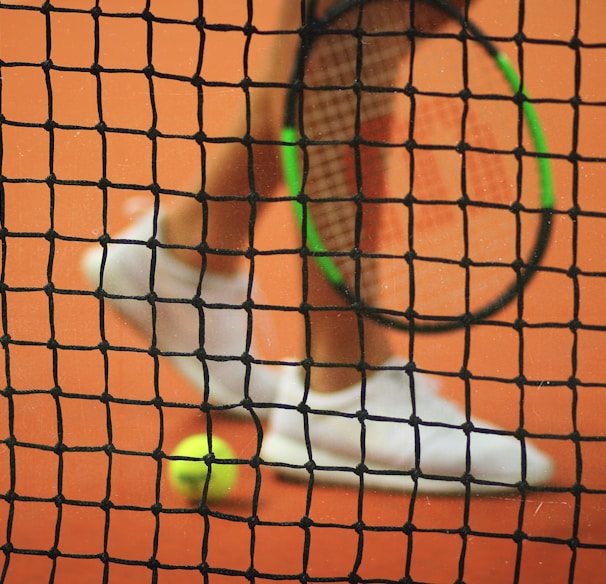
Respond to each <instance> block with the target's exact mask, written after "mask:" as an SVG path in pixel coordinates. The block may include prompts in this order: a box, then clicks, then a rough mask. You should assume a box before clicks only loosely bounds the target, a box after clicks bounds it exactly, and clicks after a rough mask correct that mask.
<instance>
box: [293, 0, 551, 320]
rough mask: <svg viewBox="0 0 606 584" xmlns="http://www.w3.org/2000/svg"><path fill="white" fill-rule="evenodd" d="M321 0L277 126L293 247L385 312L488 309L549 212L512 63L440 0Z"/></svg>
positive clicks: (351, 299)
mask: <svg viewBox="0 0 606 584" xmlns="http://www.w3.org/2000/svg"><path fill="white" fill-rule="evenodd" d="M315 4H316V3H315V2H313V1H312V2H311V3H310V4H309V6H308V8H309V10H308V11H309V16H308V20H307V23H306V25H305V26H304V27H302V29H301V39H302V40H301V44H300V47H299V50H298V54H297V58H296V65H295V67H294V72H293V74H292V79H291V82H290V85H289V91H288V95H287V101H286V108H285V117H284V125H283V133H282V138H281V140H282V159H283V168H284V173H285V180H286V183H287V186H288V190H289V195H290V196H292V200H293V205H294V209H295V213H296V216H297V218H298V222H299V225H300V227H301V233H302V248H303V249H304V250H305V251H306V253H307V254H308V255H309V256H311V257H313V258H314V260H315V262H317V265H318V266H319V268H320V270H321V272H322V273H323V275H324V276H325V277H326V278H328V280H329V281H330V282H331V283H332V284H333V285H334V287H335V288H336V290H338V291H339V292H340V294H341V295H342V296H343V297H344V298H345V299H346V301H347V302H348V303H350V304H351V305H353V306H355V307H356V309H357V310H361V311H362V312H363V314H364V315H365V316H367V317H369V318H372V319H374V320H376V321H378V322H381V323H383V324H385V325H387V326H390V327H394V328H397V329H405V330H413V329H414V330H415V331H419V332H424V331H426V332H440V331H447V330H451V329H456V328H458V327H463V326H470V325H472V324H476V323H479V322H482V321H485V320H486V319H488V318H489V317H491V316H492V315H494V314H495V313H496V312H497V311H499V310H501V309H502V308H504V307H505V306H506V305H507V304H508V303H510V302H511V301H512V300H513V299H515V298H517V297H518V296H519V294H520V293H521V291H522V290H523V288H524V286H525V285H526V284H527V283H528V281H529V280H530V279H531V277H532V275H533V274H534V273H535V272H536V270H537V267H538V266H539V263H540V261H541V258H542V257H543V255H544V252H545V250H546V247H547V244H548V240H549V235H550V229H551V220H552V213H553V204H554V189H553V178H552V171H551V165H550V161H549V153H548V149H547V145H546V141H545V137H544V133H543V130H542V128H541V124H540V121H539V117H538V115H537V112H536V109H535V107H534V106H533V104H532V102H531V101H530V99H529V97H528V95H527V93H526V91H525V89H524V88H523V87H522V85H521V82H520V78H519V76H518V74H517V72H516V68H515V67H514V66H513V65H512V64H511V63H510V61H509V60H508V59H507V57H506V56H505V55H504V54H503V53H502V52H500V51H499V49H498V48H497V47H496V46H495V44H493V43H492V42H491V41H490V40H489V39H488V38H487V37H486V36H485V35H484V34H483V33H482V32H481V31H480V29H479V28H478V27H477V26H475V25H473V24H472V23H470V22H469V21H468V20H467V19H466V18H465V16H464V15H463V14H462V13H460V12H459V11H458V10H457V9H456V8H454V7H453V6H452V5H451V4H449V3H447V2H444V1H443V0H412V1H403V0H349V1H342V2H338V3H335V4H333V5H332V6H331V8H330V9H329V10H328V11H327V12H325V13H324V14H322V15H316V14H315Z"/></svg>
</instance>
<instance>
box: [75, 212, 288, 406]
mask: <svg viewBox="0 0 606 584" xmlns="http://www.w3.org/2000/svg"><path fill="white" fill-rule="evenodd" d="M160 228H161V225H160ZM154 231H156V232H157V230H154V218H153V214H146V215H144V216H143V217H141V218H140V219H139V220H138V221H137V222H136V223H134V224H133V225H132V226H131V227H130V228H129V229H127V230H126V231H124V232H123V233H121V234H120V235H119V236H118V238H117V240H118V241H115V242H114V243H109V244H108V245H107V256H106V257H105V258H104V249H103V247H102V246H101V245H99V246H98V247H96V248H92V249H90V250H89V251H88V252H87V253H86V254H85V256H84V258H83V269H84V272H85V274H86V276H87V277H88V279H89V281H90V282H91V283H92V284H93V286H96V287H100V288H102V289H103V291H104V293H105V294H107V295H108V296H107V297H108V298H109V300H110V301H111V305H112V306H113V307H114V308H116V309H117V310H118V311H120V312H121V313H122V314H123V315H124V316H125V317H126V318H127V320H128V321H130V322H131V323H132V324H133V325H134V326H135V327H136V328H137V329H139V331H140V332H141V333H143V334H144V335H145V336H146V338H147V339H149V344H150V346H152V345H153V344H154V343H153V337H154V333H155V346H156V347H157V348H158V349H159V350H160V351H162V352H163V353H168V354H169V358H170V359H171V361H172V362H173V364H174V365H175V367H176V368H177V370H179V371H180V372H181V373H182V374H183V375H184V376H185V377H186V378H187V379H188V380H189V381H190V382H191V383H193V385H194V386H195V387H196V388H197V389H199V391H200V392H201V393H203V394H204V395H205V396H206V399H207V400H208V401H209V402H210V403H211V404H213V405H216V406H224V405H225V406H233V405H234V404H239V403H240V402H241V401H242V400H243V399H245V397H246V396H249V397H250V399H252V400H253V402H256V403H265V402H271V401H273V398H274V395H275V390H276V380H277V376H275V375H273V374H272V373H271V372H270V371H268V368H266V367H264V366H261V365H257V364H252V365H251V366H250V378H249V377H248V376H247V366H246V365H245V364H244V363H243V362H242V361H241V360H240V357H241V356H242V354H243V353H245V352H246V347H247V332H248V319H249V314H248V311H247V310H245V309H244V308H243V307H242V303H243V302H245V301H246V299H247V298H248V277H247V275H245V274H237V275H234V276H231V275H228V276H226V275H222V274H216V273H210V272H206V273H204V274H203V275H202V277H201V273H200V270H196V269H194V268H192V267H190V266H188V265H186V264H184V263H182V262H180V261H179V260H177V259H175V258H174V257H173V255H172V254H171V253H170V251H168V250H167V249H165V248H161V247H156V248H155V253H154V252H153V251H152V249H151V248H150V247H148V246H147V242H148V240H150V238H152V237H153V236H154ZM155 239H157V240H159V241H162V234H161V229H160V233H159V234H158V233H156V235H155ZM153 262H155V263H154V269H153V273H150V272H152V268H151V266H152V263H153ZM200 282H201V285H200ZM199 288H200V290H201V292H200V290H199ZM152 289H153V293H154V294H155V295H156V300H155V301H153V302H150V301H149V300H148V297H149V295H150V293H151V292H152ZM200 300H202V301H203V303H204V306H203V307H202V306H201V305H200V306H199V308H198V307H196V306H195V305H194V301H200ZM154 310H155V316H154ZM251 322H253V321H252V320H251ZM256 324H257V321H256V320H254V325H256ZM254 325H253V326H254ZM255 330H256V328H255ZM200 347H202V349H203V352H204V353H205V354H206V358H204V357H200V358H198V356H196V355H195V354H194V353H196V352H197V351H199V350H200ZM250 352H251V354H252V355H253V356H254V353H253V352H252V351H250ZM230 411H231V412H232V413H235V414H242V415H246V414H247V413H248V410H247V409H246V408H244V407H234V408H230ZM255 411H256V412H257V414H258V415H260V416H262V415H263V414H264V413H265V412H266V410H265V409H263V408H258V409H256V410H255Z"/></svg>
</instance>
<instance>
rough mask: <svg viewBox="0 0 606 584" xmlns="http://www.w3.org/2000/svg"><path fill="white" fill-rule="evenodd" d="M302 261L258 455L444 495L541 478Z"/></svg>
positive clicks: (539, 469)
mask: <svg viewBox="0 0 606 584" xmlns="http://www.w3.org/2000/svg"><path fill="white" fill-rule="evenodd" d="M460 3H461V4H462V3H463V0H461V2H460ZM400 4H401V6H402V11H403V14H406V12H405V11H406V9H407V3H406V2H404V1H402V2H401V3H400ZM416 6H417V8H418V9H419V11H418V12H417V15H416V16H417V23H419V22H422V23H423V26H425V27H430V28H433V27H437V26H438V25H439V22H440V21H439V14H438V13H436V12H431V13H427V12H426V11H423V9H422V7H426V6H427V5H426V4H421V3H417V5H416ZM381 8H382V9H383V8H385V6H381ZM392 8H393V6H392ZM366 9H367V10H372V9H373V7H372V3H371V4H368V5H366ZM337 83H338V82H337ZM327 84H330V83H329V82H327ZM311 164H313V161H312V162H311ZM311 172H313V171H312V170H310V174H311ZM310 182H311V181H310ZM311 196H313V193H311ZM307 268H308V269H306V270H304V271H303V273H304V274H306V275H307V278H308V279H307V281H304V282H303V287H304V291H305V293H304V295H303V300H304V305H303V306H305V309H304V316H305V319H306V328H305V331H306V338H305V341H306V342H305V355H304V357H305V360H304V361H301V362H299V361H297V360H296V359H295V360H294V361H293V363H292V365H290V366H287V367H285V372H284V376H283V378H282V380H281V382H280V385H279V388H278V393H277V397H276V399H275V401H276V406H275V408H274V409H273V411H272V415H271V417H270V420H269V428H268V431H267V433H266V435H265V436H264V439H263V449H262V452H261V455H262V458H263V459H264V460H265V461H266V462H268V463H278V466H277V469H278V472H280V473H282V474H285V475H287V476H291V477H294V478H302V479H304V480H307V479H309V478H310V473H311V474H313V480H315V481H318V482H328V483H346V484H353V485H359V484H360V481H361V480H363V481H364V484H365V485H366V487H367V488H388V489H395V490H400V491H410V490H412V489H413V488H414V487H415V485H418V488H419V489H420V491H421V492H438V493H444V494H464V493H465V487H464V486H463V484H462V482H461V481H460V480H459V479H460V477H462V476H463V475H464V474H465V473H469V474H470V475H472V476H473V477H475V479H477V481H479V482H477V483H475V484H474V486H473V491H474V492H481V491H485V492H488V493H492V492H498V491H499V490H502V489H504V488H513V487H514V486H515V484H516V483H518V482H520V481H522V480H527V481H528V482H529V483H530V484H535V485H536V484H541V483H543V482H545V481H546V480H548V479H549V478H550V476H551V473H552V464H551V461H550V460H549V459H548V458H547V457H546V456H544V455H543V454H542V453H541V452H539V451H538V450H537V449H536V448H535V447H533V446H532V445H530V444H526V443H524V442H521V441H519V440H518V439H516V438H514V437H513V436H511V435H507V433H506V432H504V431H502V430H500V429H498V428H496V427H495V426H493V425H492V424H490V423H488V422H484V421H482V420H477V419H475V418H471V419H470V418H468V416H467V415H466V413H465V411H464V408H462V407H460V406H458V405H456V404H454V403H452V402H450V401H449V400H447V399H445V398H443V397H442V396H440V394H439V392H438V388H437V384H436V383H435V382H434V381H433V380H431V379H430V378H428V377H426V376H424V375H420V374H417V373H416V372H415V366H414V364H413V363H409V362H408V361H407V360H406V359H403V358H401V357H398V356H397V355H395V354H394V351H393V347H392V346H391V345H390V342H389V332H388V331H387V330H386V329H385V328H384V327H383V326H381V325H379V324H377V323H375V322H373V321H370V320H369V319H366V318H363V317H361V316H360V315H358V314H357V313H356V312H355V311H353V310H352V308H351V307H350V306H347V305H346V304H345V303H344V300H343V299H342V298H341V297H340V295H339V294H338V293H337V292H335V291H334V289H333V288H332V287H331V285H330V284H329V283H328V281H327V280H326V279H324V278H323V277H322V276H321V275H320V272H319V270H318V269H317V268H315V266H314V265H313V260H312V259H309V263H308V265H307ZM467 426H468V427H469V429H470V430H471V429H472V428H474V430H472V431H471V432H469V434H468V433H467V432H466V431H465V430H464V427H467ZM365 467H366V468H365ZM421 475H422V476H421Z"/></svg>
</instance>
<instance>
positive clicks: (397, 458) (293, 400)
mask: <svg viewBox="0 0 606 584" xmlns="http://www.w3.org/2000/svg"><path fill="white" fill-rule="evenodd" d="M385 367H386V369H385V370H381V371H380V372H377V373H375V374H373V375H372V376H369V378H368V380H367V383H366V388H365V391H364V408H363V407H362V390H361V387H360V385H356V386H352V387H350V388H347V389H344V390H342V391H339V392H337V393H330V394H324V393H318V392H314V391H313V390H310V391H309V392H308V393H307V396H304V383H303V381H302V378H301V377H302V369H301V367H297V366H292V367H288V368H286V371H285V374H284V377H283V378H282V380H281V383H280V385H279V389H278V394H277V396H276V402H277V405H276V407H275V409H274V410H273V411H272V414H271V416H270V420H269V431H268V433H267V435H266V436H265V438H264V439H263V447H262V451H261V456H262V458H263V460H264V461H266V462H269V463H277V464H278V466H277V467H276V468H277V470H278V472H279V473H280V474H283V475H284V476H287V477H291V478H298V479H302V480H309V470H311V468H314V469H315V470H314V480H316V481H318V482H324V483H333V484H351V485H359V484H360V475H359V474H358V472H359V471H358V472H356V469H358V468H359V466H360V465H361V464H362V463H363V464H364V465H365V466H366V470H365V472H364V475H363V476H364V486H365V488H370V489H391V490H397V491H403V492H410V491H412V490H413V488H414V486H415V480H416V481H417V484H418V492H419V493H439V494H444V495H451V494H452V495H462V494H465V492H466V490H465V486H464V475H465V474H466V473H468V474H469V475H471V476H470V477H469V481H470V485H471V491H472V493H474V494H478V493H484V494H491V493H498V492H500V491H503V490H509V489H512V488H515V487H516V485H517V483H519V482H520V481H523V480H525V481H526V482H527V483H528V484H529V485H532V486H537V485H540V484H544V483H545V482H546V481H548V480H549V479H550V478H551V476H552V472H553V465H552V462H551V460H550V459H549V458H548V457H547V456H546V455H544V454H543V453H541V452H540V451H539V450H537V449H536V448H535V447H534V446H532V445H531V444H529V443H528V442H527V441H523V442H522V441H520V440H518V439H516V438H515V437H513V436H511V435H507V433H505V432H503V431H501V430H499V429H498V428H496V427H495V426H493V425H491V424H488V423H486V422H483V421H481V420H472V422H473V429H472V431H471V432H470V434H469V438H468V437H467V435H466V433H465V431H464V430H463V429H462V428H461V426H462V425H463V424H466V422H467V420H466V417H465V414H464V412H463V411H462V409H461V408H460V407H459V406H458V405H456V404H454V403H452V402H450V401H448V400H446V399H444V398H443V397H441V396H440V395H439V394H438V393H437V387H436V385H435V384H434V383H433V382H432V381H431V380H430V379H428V378H426V377H424V376H422V375H415V377H414V389H413V388H411V384H410V383H409V377H408V374H407V373H405V372H404V370H403V367H404V363H403V362H402V361H401V360H399V359H395V358H394V359H392V360H390V361H389V362H388V363H386V364H385ZM412 396H414V403H415V405H414V407H413V405H412V403H413V399H412ZM363 409H365V411H366V412H367V414H364V415H362V414H361V412H362V411H363ZM413 412H414V414H413ZM413 415H415V416H416V417H417V418H418V424H414V422H413ZM417 429H418V433H417ZM363 453H364V454H363ZM311 461H313V462H311Z"/></svg>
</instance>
